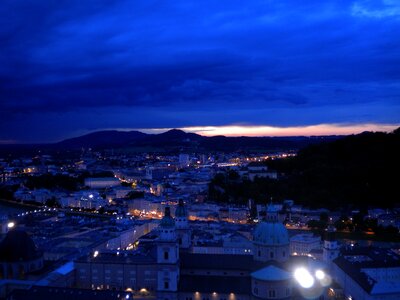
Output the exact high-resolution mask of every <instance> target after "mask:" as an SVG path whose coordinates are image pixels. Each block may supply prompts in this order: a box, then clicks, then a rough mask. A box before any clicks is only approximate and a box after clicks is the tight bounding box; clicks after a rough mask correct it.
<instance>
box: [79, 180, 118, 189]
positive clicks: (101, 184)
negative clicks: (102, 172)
mask: <svg viewBox="0 0 400 300" xmlns="http://www.w3.org/2000/svg"><path fill="white" fill-rule="evenodd" d="M120 184H121V183H120V181H119V179H118V178H115V177H101V178H86V179H85V185H86V186H88V187H89V188H91V189H105V188H110V187H114V186H118V185H120Z"/></svg>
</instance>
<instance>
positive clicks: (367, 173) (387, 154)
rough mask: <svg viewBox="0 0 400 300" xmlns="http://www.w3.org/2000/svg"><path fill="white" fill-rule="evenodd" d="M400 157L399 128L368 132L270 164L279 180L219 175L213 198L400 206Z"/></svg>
mask: <svg viewBox="0 0 400 300" xmlns="http://www.w3.org/2000/svg"><path fill="white" fill-rule="evenodd" d="M399 153H400V129H397V130H395V131H394V132H392V133H382V132H375V133H372V132H364V133H361V134H358V135H351V136H347V137H344V138H342V139H339V140H336V141H331V142H328V143H319V144H314V145H310V146H308V147H305V148H303V149H301V150H300V151H299V152H298V155H297V156H295V157H291V158H288V159H281V160H269V161H267V162H266V164H267V165H268V166H269V168H270V169H272V170H276V171H278V173H279V174H281V178H280V180H269V179H263V178H258V179H257V180H255V181H254V182H251V183H249V182H246V181H244V182H243V183H238V182H237V181H236V180H234V181H229V180H227V179H226V178H220V177H221V175H219V176H220V177H216V178H214V180H213V182H212V183H211V185H210V190H209V193H210V197H211V198H212V199H215V200H220V201H224V202H225V201H228V200H229V201H230V202H237V203H246V202H247V201H248V199H249V198H252V199H255V200H257V201H258V202H265V201H267V199H270V197H273V198H274V199H275V200H283V199H294V200H295V201H296V203H300V204H304V205H307V206H310V207H325V208H331V209H337V208H347V209H354V208H356V209H359V208H364V209H366V208H368V207H382V208H386V207H394V206H397V207H400V189H399V187H398V186H399V183H398V181H399V179H398V178H399V176H398V173H399V170H400V155H399ZM221 190H222V191H225V192H224V193H222V194H221V192H220V191H221ZM227 199H228V200H227Z"/></svg>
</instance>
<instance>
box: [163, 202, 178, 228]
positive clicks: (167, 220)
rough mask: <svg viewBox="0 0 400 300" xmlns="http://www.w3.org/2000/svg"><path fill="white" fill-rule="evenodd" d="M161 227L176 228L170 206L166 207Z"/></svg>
mask: <svg viewBox="0 0 400 300" xmlns="http://www.w3.org/2000/svg"><path fill="white" fill-rule="evenodd" d="M160 226H161V227H164V228H168V227H174V226H175V221H174V219H172V217H171V209H170V207H169V206H166V207H165V210H164V217H163V218H162V219H161V223H160Z"/></svg>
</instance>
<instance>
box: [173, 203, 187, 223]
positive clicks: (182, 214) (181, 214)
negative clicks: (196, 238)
mask: <svg viewBox="0 0 400 300" xmlns="http://www.w3.org/2000/svg"><path fill="white" fill-rule="evenodd" d="M175 217H176V218H186V217H187V212H186V207H185V205H184V203H183V200H182V199H179V203H178V207H177V208H176V211H175Z"/></svg>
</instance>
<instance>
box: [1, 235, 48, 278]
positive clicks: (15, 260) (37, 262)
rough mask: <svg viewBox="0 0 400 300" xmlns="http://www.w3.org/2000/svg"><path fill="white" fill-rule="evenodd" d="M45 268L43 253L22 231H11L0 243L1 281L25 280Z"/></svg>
mask: <svg viewBox="0 0 400 300" xmlns="http://www.w3.org/2000/svg"><path fill="white" fill-rule="evenodd" d="M41 268H43V253H42V252H41V251H39V249H38V248H37V247H36V245H35V243H34V242H33V240H32V239H31V238H30V237H29V235H28V234H27V233H26V232H25V231H22V230H17V229H12V230H10V231H9V232H8V233H7V235H6V237H5V238H4V239H3V241H2V242H1V243H0V279H24V278H25V277H26V275H27V274H29V273H31V272H35V271H38V270H40V269H41Z"/></svg>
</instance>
